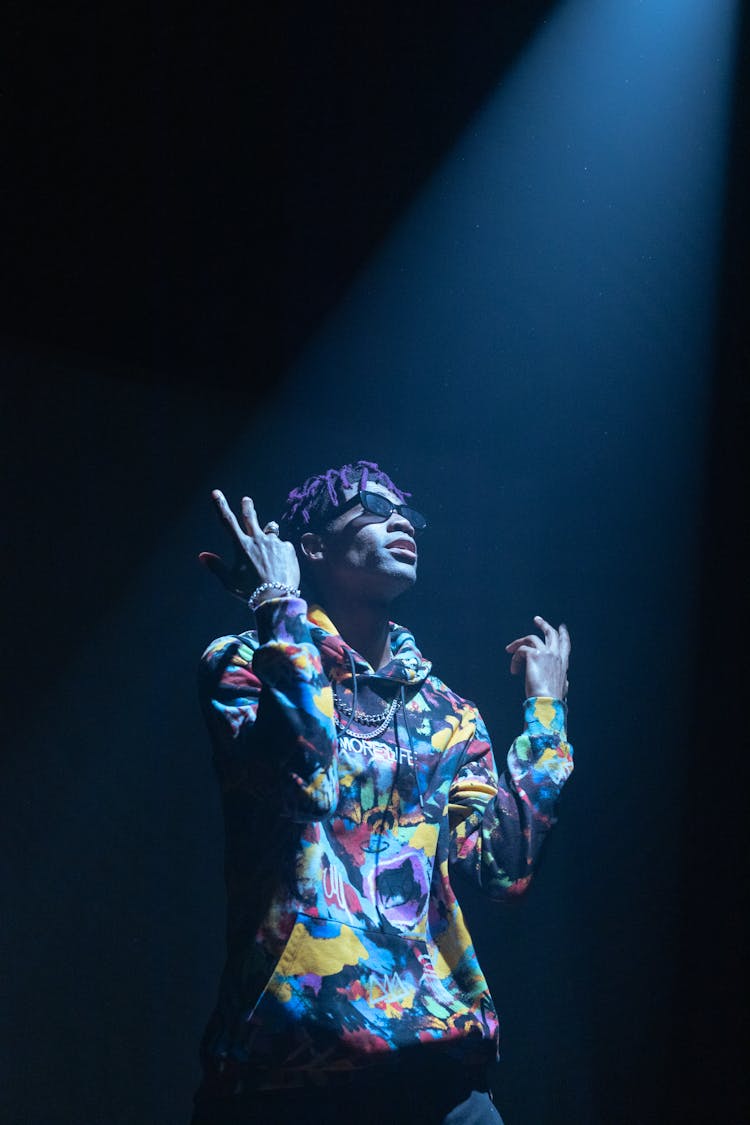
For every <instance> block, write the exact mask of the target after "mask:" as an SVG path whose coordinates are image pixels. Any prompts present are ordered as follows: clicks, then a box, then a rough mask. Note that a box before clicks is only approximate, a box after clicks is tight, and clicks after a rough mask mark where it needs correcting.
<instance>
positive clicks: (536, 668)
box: [505, 617, 570, 699]
mask: <svg viewBox="0 0 750 1125" xmlns="http://www.w3.org/2000/svg"><path fill="white" fill-rule="evenodd" d="M534 623H535V624H536V625H538V626H539V628H540V629H541V631H542V633H543V634H544V640H542V638H541V637H539V636H537V634H536V633H529V634H527V636H525V637H518V639H517V640H515V641H511V642H510V644H509V645H506V646H505V651H506V652H509V653H510V654H511V660H510V670H511V674H512V675H514V676H517V675H518V674H519V673H520V672H521V670H522V669H523V668H524V667H525V670H526V698H527V699H528V698H530V697H531V696H533V695H548V696H552V698H554V699H564V698H565V696H566V695H567V694H568V661H569V660H570V633H569V632H568V629H567V626H565V625H561V626H560V627H559V629H553V628H552V626H551V625H550V623H549V622H548V621H545V620H544V618H543V617H535V618H534Z"/></svg>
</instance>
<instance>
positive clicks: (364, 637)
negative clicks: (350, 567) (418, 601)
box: [324, 596, 391, 671]
mask: <svg viewBox="0 0 750 1125" xmlns="http://www.w3.org/2000/svg"><path fill="white" fill-rule="evenodd" d="M324 605H325V611H326V613H327V614H328V616H329V617H330V619H331V621H333V623H334V624H335V626H336V628H337V629H338V631H339V633H340V634H341V636H342V637H343V638H344V640H345V641H346V643H347V644H348V645H349V646H350V648H353V649H354V650H355V651H356V652H358V653H359V654H360V656H364V658H365V660H366V661H367V663H368V664H370V665H371V667H373V668H374V669H375V671H377V670H378V668H382V667H383V665H384V664H387V663H388V661H389V660H390V658H391V630H390V618H389V615H388V606H387V605H385V604H379V603H378V604H373V603H370V602H355V603H353V602H351V601H349V600H346V601H342V600H339V599H337V598H336V597H335V596H334V597H328V598H326V600H325V603H324Z"/></svg>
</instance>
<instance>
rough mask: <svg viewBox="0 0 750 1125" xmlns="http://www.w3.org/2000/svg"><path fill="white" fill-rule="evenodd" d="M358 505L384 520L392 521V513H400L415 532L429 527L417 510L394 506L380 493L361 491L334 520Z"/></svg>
mask: <svg viewBox="0 0 750 1125" xmlns="http://www.w3.org/2000/svg"><path fill="white" fill-rule="evenodd" d="M357 504H361V505H362V507H363V508H364V510H365V511H366V512H368V513H369V515H371V516H380V518H381V519H383V520H387V519H390V517H391V513H392V512H398V514H399V515H400V516H403V517H404V519H405V520H408V521H409V523H410V524H411V526H412V527H413V528H414V530H415V531H424V529H425V528H426V527H427V520H426V519H425V518H424V516H423V515H422V513H421V512H418V511H416V509H415V508H410V507H409V505H408V504H392V503H391V501H390V500H389V499H388V497H387V496H381V494H380V493H379V492H363V491H362V490H361V489H360V491H359V492H358V493H357V495H356V496H352V498H351V500H347V501H346V503H344V504H342V505H341V507H340V508H339V509H338V510H337V512H336V516H335V517H334V518H337V517H338V516H340V515H342V514H343V513H344V512H348V511H349V509H350V508H354V507H355V506H356V505H357Z"/></svg>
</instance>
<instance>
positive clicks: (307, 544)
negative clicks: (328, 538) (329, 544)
mask: <svg viewBox="0 0 750 1125" xmlns="http://www.w3.org/2000/svg"><path fill="white" fill-rule="evenodd" d="M299 546H300V550H301V552H302V554H303V555H304V556H305V558H306V559H309V560H310V562H319V560H320V559H322V558H324V557H325V543H324V541H323V539H322V537H321V536H320V535H318V533H317V532H316V531H306V532H305V534H304V535H303V536H302V538H301V539H300V541H299Z"/></svg>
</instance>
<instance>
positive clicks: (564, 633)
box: [558, 625, 570, 664]
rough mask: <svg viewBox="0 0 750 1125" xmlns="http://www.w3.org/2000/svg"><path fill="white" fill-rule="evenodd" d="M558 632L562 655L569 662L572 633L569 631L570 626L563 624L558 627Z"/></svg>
mask: <svg viewBox="0 0 750 1125" xmlns="http://www.w3.org/2000/svg"><path fill="white" fill-rule="evenodd" d="M558 633H559V634H560V656H561V657H562V658H563V660H564V661H565V663H566V664H567V663H568V660H569V659H570V633H569V632H568V626H567V625H561V626H560V628H559V629H558Z"/></svg>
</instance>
